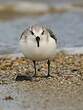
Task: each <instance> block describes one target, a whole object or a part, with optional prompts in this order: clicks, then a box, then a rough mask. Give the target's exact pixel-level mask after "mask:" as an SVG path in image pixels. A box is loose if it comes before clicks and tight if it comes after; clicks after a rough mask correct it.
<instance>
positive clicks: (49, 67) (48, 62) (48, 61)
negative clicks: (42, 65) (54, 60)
mask: <svg viewBox="0 0 83 110" xmlns="http://www.w3.org/2000/svg"><path fill="white" fill-rule="evenodd" d="M47 63H48V75H47V77H49V76H50V61H49V60H48V62H47Z"/></svg>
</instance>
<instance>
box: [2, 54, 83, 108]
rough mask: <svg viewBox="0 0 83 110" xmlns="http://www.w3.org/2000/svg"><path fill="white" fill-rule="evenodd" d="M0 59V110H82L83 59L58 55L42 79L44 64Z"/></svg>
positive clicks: (75, 56) (15, 59)
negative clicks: (34, 65)
mask: <svg viewBox="0 0 83 110" xmlns="http://www.w3.org/2000/svg"><path fill="white" fill-rule="evenodd" d="M33 75H34V68H33V63H32V61H30V60H28V59H26V58H24V57H21V58H18V57H17V58H7V57H1V58H0V108H1V109H0V110H17V109H18V110H82V109H83V55H82V54H80V55H76V54H75V55H68V54H64V53H59V54H57V55H56V57H55V59H54V60H53V61H52V62H51V75H52V76H53V77H49V78H46V77H45V76H46V75H47V63H46V61H43V62H37V77H36V78H34V77H32V76H33Z"/></svg>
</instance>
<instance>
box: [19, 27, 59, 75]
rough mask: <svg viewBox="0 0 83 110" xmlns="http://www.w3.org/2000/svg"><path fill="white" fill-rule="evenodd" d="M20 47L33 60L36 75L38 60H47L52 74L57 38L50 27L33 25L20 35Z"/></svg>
mask: <svg viewBox="0 0 83 110" xmlns="http://www.w3.org/2000/svg"><path fill="white" fill-rule="evenodd" d="M20 47H21V51H22V53H23V54H24V56H25V57H26V58H28V59H30V60H32V61H33V64H34V69H35V74H34V76H36V61H42V60H47V64H48V74H47V77H49V76H50V61H51V60H52V59H53V58H54V57H55V54H56V47H57V38H56V34H54V33H53V32H52V31H51V30H50V29H48V28H46V27H44V26H38V25H33V26H31V27H29V28H27V29H25V30H24V32H23V33H22V35H21V37H20Z"/></svg>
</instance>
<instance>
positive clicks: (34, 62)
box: [33, 61, 36, 77]
mask: <svg viewBox="0 0 83 110" xmlns="http://www.w3.org/2000/svg"><path fill="white" fill-rule="evenodd" d="M33 64H34V69H35V74H34V77H35V76H36V61H33Z"/></svg>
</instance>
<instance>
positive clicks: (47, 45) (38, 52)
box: [20, 39, 56, 60]
mask: <svg viewBox="0 0 83 110" xmlns="http://www.w3.org/2000/svg"><path fill="white" fill-rule="evenodd" d="M20 46H21V50H22V52H23V54H24V56H25V57H27V58H29V59H31V60H45V59H53V58H54V56H55V54H56V43H55V41H54V39H51V40H50V42H44V41H43V42H40V45H39V47H37V43H36V42H33V41H28V43H27V42H24V41H22V40H20Z"/></svg>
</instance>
